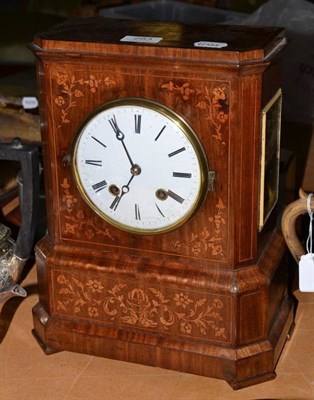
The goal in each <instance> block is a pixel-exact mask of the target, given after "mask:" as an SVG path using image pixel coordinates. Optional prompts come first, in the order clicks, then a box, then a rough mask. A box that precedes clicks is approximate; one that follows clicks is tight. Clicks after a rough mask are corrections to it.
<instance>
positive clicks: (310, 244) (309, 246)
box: [306, 193, 313, 253]
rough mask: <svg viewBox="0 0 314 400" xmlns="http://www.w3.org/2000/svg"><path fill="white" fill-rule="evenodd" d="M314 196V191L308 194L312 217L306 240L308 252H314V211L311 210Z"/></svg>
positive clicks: (308, 207)
mask: <svg viewBox="0 0 314 400" xmlns="http://www.w3.org/2000/svg"><path fill="white" fill-rule="evenodd" d="M312 196H313V193H310V194H309V195H308V196H307V202H306V205H307V212H308V213H309V217H310V225H309V236H308V238H307V241H306V251H307V252H308V253H313V212H312V210H311V198H312Z"/></svg>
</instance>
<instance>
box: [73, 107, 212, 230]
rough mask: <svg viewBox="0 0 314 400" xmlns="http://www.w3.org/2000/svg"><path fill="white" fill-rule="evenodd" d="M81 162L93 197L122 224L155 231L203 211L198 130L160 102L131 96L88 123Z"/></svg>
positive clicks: (203, 166)
mask: <svg viewBox="0 0 314 400" xmlns="http://www.w3.org/2000/svg"><path fill="white" fill-rule="evenodd" d="M72 165H73V170H74V176H75V179H76V182H77V186H78V188H79V190H80V192H81V194H82V195H83V198H84V199H85V201H86V202H87V203H88V204H89V205H90V206H91V207H92V208H93V209H94V211H96V212H97V213H98V214H99V215H100V216H101V217H102V218H104V219H105V220H106V221H108V222H109V223H111V224H113V225H115V226H118V227H119V228H121V229H124V230H128V231H131V232H135V233H142V234H154V233H161V232H165V231H169V230H171V229H174V228H176V227H178V226H180V225H182V224H183V223H184V222H186V221H187V220H188V219H190V218H191V217H192V215H193V214H194V213H195V212H196V210H197V209H198V207H199V206H200V205H201V203H202V201H203V200H204V197H205V193H206V189H207V178H206V177H207V163H206V158H205V155H204V152H203V150H202V148H201V145H200V144H199V142H198V140H197V138H196V136H195V134H194V133H193V131H192V130H191V128H190V127H189V126H188V125H187V123H186V122H184V120H183V119H182V118H180V117H179V116H178V115H177V114H175V113H174V112H172V111H170V110H169V109H167V108H165V107H163V106H161V105H160V104H157V103H154V102H151V101H147V100H142V99H124V100H118V101H115V102H111V103H108V104H107V105H105V106H104V107H102V108H100V109H98V110H97V111H96V112H95V113H94V114H93V115H92V116H90V117H89V118H88V119H87V120H86V121H85V122H84V123H83V125H82V127H81V129H80V131H79V134H78V136H77V138H76V140H75V144H74V148H73V163H72Z"/></svg>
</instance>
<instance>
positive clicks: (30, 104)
mask: <svg viewBox="0 0 314 400" xmlns="http://www.w3.org/2000/svg"><path fill="white" fill-rule="evenodd" d="M22 107H23V108H24V110H33V109H34V108H37V107H38V100H37V98H36V97H23V98H22Z"/></svg>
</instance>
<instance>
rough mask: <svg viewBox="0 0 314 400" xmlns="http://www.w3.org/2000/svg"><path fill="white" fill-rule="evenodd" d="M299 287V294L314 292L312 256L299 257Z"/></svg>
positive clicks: (313, 259) (311, 254) (313, 257)
mask: <svg viewBox="0 0 314 400" xmlns="http://www.w3.org/2000/svg"><path fill="white" fill-rule="evenodd" d="M299 287H300V291H301V292H314V254H313V253H308V254H306V255H305V256H301V259H300V262H299Z"/></svg>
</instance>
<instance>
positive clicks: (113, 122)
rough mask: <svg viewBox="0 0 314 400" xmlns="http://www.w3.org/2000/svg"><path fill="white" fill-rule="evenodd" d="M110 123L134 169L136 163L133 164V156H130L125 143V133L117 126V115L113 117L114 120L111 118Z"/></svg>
mask: <svg viewBox="0 0 314 400" xmlns="http://www.w3.org/2000/svg"><path fill="white" fill-rule="evenodd" d="M109 123H110V125H111V127H112V129H113V130H114V133H115V134H116V138H117V139H118V140H120V142H121V143H122V146H123V148H124V151H125V153H126V155H127V157H128V159H129V161H130V164H131V167H134V165H135V164H134V162H133V160H132V158H131V156H130V153H129V152H128V149H127V147H126V145H125V143H124V133H123V132H122V131H121V129H120V128H119V126H118V124H117V120H116V116H115V115H114V116H113V118H111V119H110V120H109Z"/></svg>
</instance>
